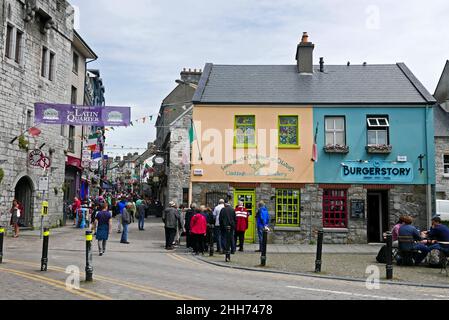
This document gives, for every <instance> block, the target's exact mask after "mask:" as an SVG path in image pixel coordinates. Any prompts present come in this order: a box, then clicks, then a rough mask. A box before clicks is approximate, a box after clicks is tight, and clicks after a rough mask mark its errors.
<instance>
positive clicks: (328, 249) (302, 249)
mask: <svg viewBox="0 0 449 320" xmlns="http://www.w3.org/2000/svg"><path fill="white" fill-rule="evenodd" d="M382 246H383V244H372V245H371V244H370V245H368V244H366V245H363V244H361V245H359V244H351V245H340V244H329V245H327V244H324V245H323V253H346V254H357V253H359V254H377V253H378V252H379V250H380V248H381V247H382ZM244 248H245V251H246V252H254V251H256V250H258V249H259V245H258V244H245V247H244ZM316 249H317V247H316V245H292V244H289V245H281V244H269V245H267V253H316Z"/></svg>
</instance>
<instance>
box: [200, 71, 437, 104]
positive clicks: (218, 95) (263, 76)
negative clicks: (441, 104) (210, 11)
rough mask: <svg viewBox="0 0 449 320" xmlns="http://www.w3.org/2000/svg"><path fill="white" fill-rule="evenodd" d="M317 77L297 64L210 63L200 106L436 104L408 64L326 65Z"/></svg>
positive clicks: (201, 91)
mask: <svg viewBox="0 0 449 320" xmlns="http://www.w3.org/2000/svg"><path fill="white" fill-rule="evenodd" d="M314 69H315V72H314V73H313V74H312V75H302V74H299V73H298V72H297V68H296V65H213V64H207V65H206V67H205V69H204V72H203V76H202V78H201V80H200V83H199V88H198V90H197V91H196V93H195V96H194V97H193V102H194V103H196V104H429V103H430V104H433V103H435V99H434V98H433V97H432V95H431V94H430V93H429V92H428V91H427V90H426V89H425V88H424V86H423V85H422V84H421V83H420V82H419V81H418V80H417V79H416V78H415V77H414V76H413V74H412V73H411V72H410V70H409V69H408V68H407V67H406V66H405V64H403V63H398V64H392V65H366V66H362V65H351V66H346V65H326V66H325V69H324V71H325V72H319V67H318V66H315V67H314Z"/></svg>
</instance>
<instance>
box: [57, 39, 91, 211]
mask: <svg viewBox="0 0 449 320" xmlns="http://www.w3.org/2000/svg"><path fill="white" fill-rule="evenodd" d="M97 58H98V57H97V55H96V54H95V52H93V50H92V49H91V48H90V47H89V45H88V44H87V43H86V42H85V41H84V40H83V38H82V37H81V36H80V35H79V34H78V32H76V31H74V32H73V42H72V70H71V83H70V88H69V89H70V103H71V104H74V105H83V104H84V100H85V98H84V96H85V90H84V87H85V83H86V73H87V70H86V65H87V63H90V62H92V61H95V60H96V59H97ZM89 131H90V128H89V127H87V126H72V125H61V135H62V136H64V137H66V138H67V139H68V143H67V149H66V150H67V152H66V154H67V158H66V165H65V182H64V186H65V188H64V201H66V202H69V203H71V202H72V201H73V198H74V197H75V196H77V197H79V196H80V189H81V175H82V171H83V168H82V166H81V159H82V155H81V152H82V148H83V138H82V137H84V136H85V135H86V134H87V133H89Z"/></svg>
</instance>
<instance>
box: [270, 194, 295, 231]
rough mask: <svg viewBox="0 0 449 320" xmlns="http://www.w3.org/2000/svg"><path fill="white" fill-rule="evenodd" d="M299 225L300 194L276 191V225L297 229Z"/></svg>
mask: <svg viewBox="0 0 449 320" xmlns="http://www.w3.org/2000/svg"><path fill="white" fill-rule="evenodd" d="M300 224H301V192H300V191H299V190H290V189H289V190H285V189H279V190H276V225H277V226H281V227H282V226H285V227H299V226H300Z"/></svg>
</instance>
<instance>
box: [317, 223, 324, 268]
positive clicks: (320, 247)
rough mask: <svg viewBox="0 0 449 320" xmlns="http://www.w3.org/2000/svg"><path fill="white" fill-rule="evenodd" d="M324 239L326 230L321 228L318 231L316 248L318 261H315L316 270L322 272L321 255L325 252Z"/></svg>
mask: <svg viewBox="0 0 449 320" xmlns="http://www.w3.org/2000/svg"><path fill="white" fill-rule="evenodd" d="M323 239H324V231H323V230H320V231H319V232H318V244H317V249H316V261H315V272H316V273H320V272H321V264H322V261H321V257H322V254H323Z"/></svg>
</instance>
